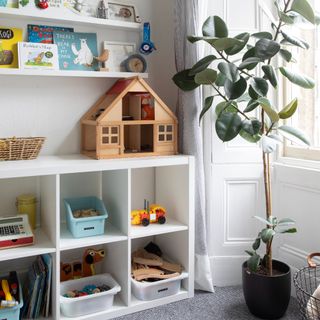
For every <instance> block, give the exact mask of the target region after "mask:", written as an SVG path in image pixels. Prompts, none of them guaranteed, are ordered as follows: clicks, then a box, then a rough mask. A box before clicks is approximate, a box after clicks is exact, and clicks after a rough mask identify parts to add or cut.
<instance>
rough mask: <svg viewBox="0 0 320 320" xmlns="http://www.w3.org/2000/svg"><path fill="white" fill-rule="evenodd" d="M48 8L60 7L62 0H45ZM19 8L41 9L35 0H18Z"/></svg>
mask: <svg viewBox="0 0 320 320" xmlns="http://www.w3.org/2000/svg"><path fill="white" fill-rule="evenodd" d="M0 1H1V0H0ZM39 2H40V3H41V2H44V0H39ZM46 2H47V3H48V8H57V9H60V8H62V7H63V1H62V0H47V1H46ZM19 9H22V10H23V9H25V10H29V9H31V10H41V9H40V8H38V6H37V4H36V1H34V0H20V1H19Z"/></svg>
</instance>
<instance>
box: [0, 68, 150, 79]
mask: <svg viewBox="0 0 320 320" xmlns="http://www.w3.org/2000/svg"><path fill="white" fill-rule="evenodd" d="M0 75H2V76H29V77H31V76H33V77H73V78H131V77H136V76H139V77H141V78H148V73H134V72H109V71H77V70H20V69H13V68H7V69H6V68H3V69H0Z"/></svg>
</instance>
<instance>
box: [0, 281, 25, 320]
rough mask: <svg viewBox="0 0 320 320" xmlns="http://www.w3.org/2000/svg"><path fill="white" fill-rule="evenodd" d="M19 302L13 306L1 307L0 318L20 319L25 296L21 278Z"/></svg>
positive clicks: (8, 319)
mask: <svg viewBox="0 0 320 320" xmlns="http://www.w3.org/2000/svg"><path fill="white" fill-rule="evenodd" d="M19 298H20V301H19V304H18V305H17V306H15V307H12V308H4V309H0V319H1V320H19V319H20V310H21V308H22V307H23V296H22V288H21V283H20V280H19Z"/></svg>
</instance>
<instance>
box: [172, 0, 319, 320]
mask: <svg viewBox="0 0 320 320" xmlns="http://www.w3.org/2000/svg"><path fill="white" fill-rule="evenodd" d="M275 6H276V11H277V13H278V23H277V24H272V30H273V32H268V31H263V32H258V33H254V34H249V33H247V32H244V33H241V34H239V35H237V36H235V37H230V36H229V34H228V28H227V25H226V24H225V22H224V21H223V20H222V19H221V18H220V17H218V16H211V17H209V18H208V19H207V20H206V21H205V23H204V24H203V28H202V32H203V35H201V36H195V35H192V36H189V37H188V40H189V41H190V42H191V43H195V42H198V41H205V42H206V43H208V44H209V45H210V46H211V47H212V48H213V49H214V54H211V55H208V56H206V57H204V58H203V59H201V60H200V61H198V62H197V63H196V64H195V65H194V66H193V67H192V68H190V69H186V70H183V71H181V72H178V73H177V74H176V75H175V76H174V77H173V81H174V82H175V84H176V85H177V86H178V87H179V88H180V89H182V90H184V91H190V90H194V89H196V88H198V87H200V86H202V85H204V86H210V87H211V88H212V92H213V94H212V95H210V96H208V97H206V99H205V103H204V107H203V110H202V112H201V114H200V120H201V118H202V117H203V116H204V114H205V113H206V112H207V111H208V110H210V109H211V107H212V106H213V105H214V104H213V102H214V100H215V99H218V101H217V103H215V114H216V122H215V130H216V133H217V136H218V137H219V138H220V139H221V140H222V141H223V142H227V141H230V140H232V139H234V138H236V137H238V136H239V135H240V136H241V137H242V138H243V139H245V140H247V141H249V142H251V143H260V145H261V149H262V159H263V178H264V186H265V188H264V193H265V201H266V215H265V217H264V218H262V217H259V216H256V218H257V219H258V220H260V221H261V222H262V223H264V224H265V226H264V228H263V229H262V230H261V232H259V234H258V236H257V238H256V240H255V241H254V243H253V245H252V248H251V249H250V250H247V251H246V252H247V253H248V255H249V259H248V261H246V262H245V263H244V264H243V272H242V275H243V290H244V296H245V300H246V303H247V305H248V307H249V309H250V311H251V312H252V313H253V314H254V315H256V316H258V317H261V318H265V319H276V318H280V317H281V316H282V315H283V314H284V313H285V312H286V309H287V307H288V304H289V300H290V291H291V275H290V268H289V266H287V265H286V264H284V263H283V262H280V261H276V260H273V259H272V242H273V239H274V237H275V236H276V235H278V234H283V233H295V232H296V231H297V230H296V228H295V227H294V221H293V220H292V219H289V218H286V219H277V218H276V217H275V216H273V214H272V207H271V196H272V193H271V177H270V154H271V153H273V152H274V151H276V149H277V146H278V145H279V144H280V143H281V142H283V139H284V138H286V139H289V140H291V141H293V142H297V141H299V142H301V143H303V144H309V141H308V139H307V137H306V136H305V135H304V133H303V132H301V131H300V130H298V129H297V128H294V127H292V126H289V125H287V124H286V121H287V120H288V119H289V118H291V117H292V116H293V115H294V113H295V112H296V110H297V108H298V99H293V100H292V101H290V102H289V103H288V104H286V105H285V106H284V107H280V108H277V107H275V106H273V104H272V102H271V101H270V100H269V99H268V96H269V94H270V93H271V90H277V89H278V75H281V76H283V77H285V78H287V80H289V81H291V82H292V83H293V84H295V85H298V86H300V87H303V88H305V89H312V88H314V85H315V83H314V81H313V79H311V78H309V77H308V76H306V75H303V74H298V73H295V72H293V71H292V70H291V69H290V64H291V63H293V62H294V58H293V56H292V53H291V52H290V49H289V47H290V46H295V47H299V48H300V49H308V48H309V45H308V44H307V43H306V42H305V41H304V40H303V39H299V38H298V37H296V36H295V35H293V34H292V33H290V28H291V26H295V27H297V22H299V23H301V21H302V22H304V23H312V24H315V23H316V22H317V17H316V16H315V13H314V11H313V9H312V7H311V6H310V4H309V3H308V1H307V0H276V1H275ZM243 104H245V106H244V107H243ZM278 109H279V110H278ZM252 111H255V112H257V111H258V114H259V117H255V116H254V115H253V113H252ZM261 243H264V244H265V246H266V251H265V254H264V255H263V256H261V255H260V253H259V252H258V249H259V248H260V244H261Z"/></svg>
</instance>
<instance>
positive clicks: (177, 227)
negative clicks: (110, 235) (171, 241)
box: [129, 218, 188, 239]
mask: <svg viewBox="0 0 320 320" xmlns="http://www.w3.org/2000/svg"><path fill="white" fill-rule="evenodd" d="M184 230H188V226H186V225H184V224H182V223H181V222H179V221H177V220H175V219H171V218H167V221H166V223H165V224H159V223H150V224H149V225H148V226H147V227H144V226H142V225H138V226H131V228H130V233H129V235H130V237H131V238H132V239H136V238H143V237H148V236H154V235H158V234H164V233H171V232H178V231H184Z"/></svg>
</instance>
